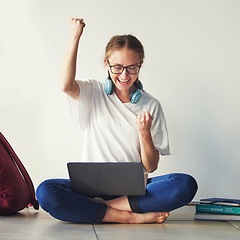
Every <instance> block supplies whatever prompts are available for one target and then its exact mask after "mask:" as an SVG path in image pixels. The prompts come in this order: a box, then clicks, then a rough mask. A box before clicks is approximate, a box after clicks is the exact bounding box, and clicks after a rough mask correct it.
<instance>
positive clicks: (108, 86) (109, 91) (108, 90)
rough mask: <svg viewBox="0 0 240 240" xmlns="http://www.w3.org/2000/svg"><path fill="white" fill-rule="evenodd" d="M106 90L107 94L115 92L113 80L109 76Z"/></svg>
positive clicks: (105, 85) (105, 84) (105, 86)
mask: <svg viewBox="0 0 240 240" xmlns="http://www.w3.org/2000/svg"><path fill="white" fill-rule="evenodd" d="M104 91H105V93H106V94H107V95H110V94H112V92H113V82H112V79H109V78H107V79H106V80H105V83H104Z"/></svg>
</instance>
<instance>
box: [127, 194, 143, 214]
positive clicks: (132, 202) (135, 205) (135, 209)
mask: <svg viewBox="0 0 240 240" xmlns="http://www.w3.org/2000/svg"><path fill="white" fill-rule="evenodd" d="M128 202H129V205H130V208H131V210H132V212H134V213H143V211H142V209H141V208H140V207H139V204H138V200H137V197H136V196H128Z"/></svg>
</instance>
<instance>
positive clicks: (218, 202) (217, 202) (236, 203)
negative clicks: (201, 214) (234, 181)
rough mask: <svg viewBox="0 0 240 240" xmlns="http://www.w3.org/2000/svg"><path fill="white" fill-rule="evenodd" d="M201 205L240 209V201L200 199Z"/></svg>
mask: <svg viewBox="0 0 240 240" xmlns="http://www.w3.org/2000/svg"><path fill="white" fill-rule="evenodd" d="M200 203H206V204H215V205H226V206H235V207H239V206H240V199H230V198H203V199H200Z"/></svg>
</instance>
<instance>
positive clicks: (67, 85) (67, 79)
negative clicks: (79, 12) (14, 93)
mask: <svg viewBox="0 0 240 240" xmlns="http://www.w3.org/2000/svg"><path fill="white" fill-rule="evenodd" d="M84 27H85V22H84V20H83V19H76V18H72V19H71V20H70V28H71V34H70V38H69V43H68V48H67V53H66V56H65V59H64V63H63V68H62V77H61V86H60V88H61V90H62V91H63V92H65V93H66V94H68V95H69V96H70V97H72V98H73V99H78V98H79V95H80V88H79V85H78V84H77V82H76V80H75V76H76V63H77V52H78V45H79V40H80V37H81V35H82V33H83V28H84Z"/></svg>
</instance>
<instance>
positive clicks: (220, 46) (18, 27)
mask: <svg viewBox="0 0 240 240" xmlns="http://www.w3.org/2000/svg"><path fill="white" fill-rule="evenodd" d="M0 3H1V5H0V6H1V8H0V131H1V132H2V133H3V134H4V135H5V136H6V137H7V138H8V140H9V141H10V143H11V144H12V145H13V147H14V149H15V150H16V152H17V154H18V155H19V157H20V158H21V159H22V161H23V163H24V164H25V166H26V168H27V169H28V171H29V173H30V175H31V176H32V179H33V182H34V185H35V186H37V185H38V184H39V183H40V182H41V181H43V180H44V179H46V178H53V177H67V169H66V163H67V162H68V161H77V160H78V159H79V158H80V153H81V147H82V135H81V134H80V133H79V132H77V131H76V130H74V129H73V125H72V121H71V117H70V113H69V109H68V102H67V98H66V96H65V95H64V94H63V93H62V92H61V91H60V90H59V78H60V71H61V64H62V60H63V56H64V53H65V50H66V44H67V39H68V20H69V19H70V18H71V17H83V18H84V19H85V20H86V23H87V26H86V29H85V32H84V36H83V38H82V41H81V44H80V51H79V61H78V72H77V76H78V78H80V77H92V78H96V79H98V80H104V78H105V76H106V73H105V70H104V68H103V63H102V59H103V54H104V48H105V45H106V43H107V41H108V40H109V39H110V37H111V36H112V35H115V34H123V33H132V34H134V35H136V36H137V37H138V38H139V39H140V40H141V41H142V43H143V44H144V46H145V51H146V60H145V64H144V66H143V68H142V72H141V76H140V77H141V80H142V82H143V84H144V87H145V89H146V90H147V91H148V92H149V93H151V94H152V95H154V96H155V97H157V98H158V99H159V100H160V102H161V103H162V105H163V108H164V111H165V115H166V119H167V123H168V128H169V135H170V143H171V152H172V154H171V156H168V157H163V158H162V160H161V164H160V166H159V170H158V171H157V172H156V173H155V174H160V173H167V172H187V173H190V174H192V175H193V176H195V178H196V179H197V181H198V183H199V191H198V194H197V196H196V199H199V198H201V197H207V196H224V197H236V198H239V197H240V189H239V185H238V182H240V177H239V165H240V164H239V156H240V150H239V149H240V128H239V123H240V96H239V94H238V92H239V88H240V81H239V80H240V72H239V67H240V44H239V43H240V30H239V22H240V15H239V12H240V1H238V0H199V1H191V0H182V1H181V0H150V1H145V0H131V1H129V0H122V1H113V0H101V1H97V0H95V1H94V0H88V1H83V0H71V1H69V0H62V1H61V0H51V1H50V0H16V1H13V0H12V1H11V0H10V1H4V0H0Z"/></svg>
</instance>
